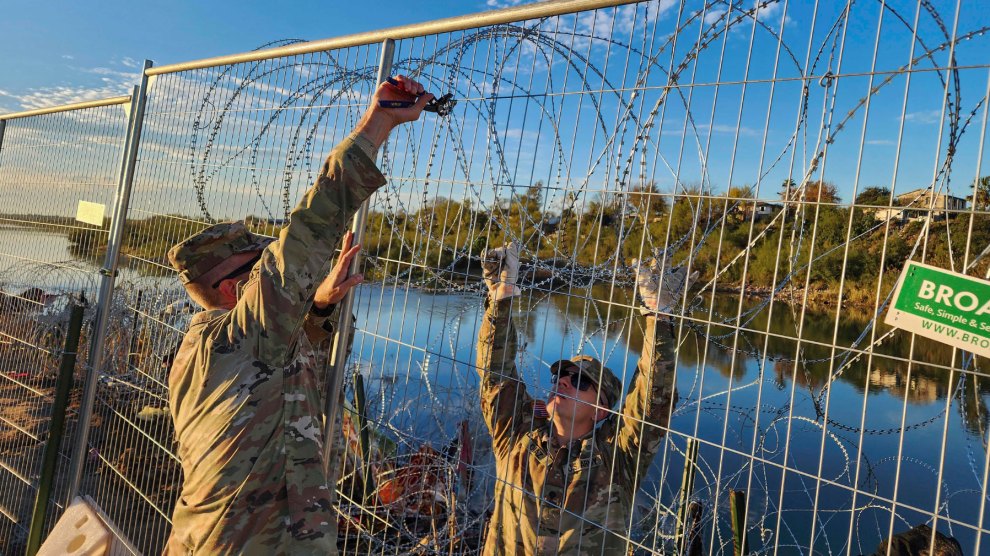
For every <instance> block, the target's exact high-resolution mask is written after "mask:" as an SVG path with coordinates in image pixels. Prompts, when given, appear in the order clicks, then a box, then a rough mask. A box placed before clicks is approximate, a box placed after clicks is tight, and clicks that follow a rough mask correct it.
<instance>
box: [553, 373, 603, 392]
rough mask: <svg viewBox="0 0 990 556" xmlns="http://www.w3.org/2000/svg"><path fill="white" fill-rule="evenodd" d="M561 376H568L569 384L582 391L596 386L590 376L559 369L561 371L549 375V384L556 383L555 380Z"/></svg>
mask: <svg viewBox="0 0 990 556" xmlns="http://www.w3.org/2000/svg"><path fill="white" fill-rule="evenodd" d="M561 377H568V378H570V379H571V386H573V387H574V388H576V389H578V390H580V391H582V392H587V391H588V389H589V388H598V385H597V384H595V382H594V381H592V380H591V379H590V378H588V377H586V376H584V375H583V374H581V373H574V372H568V371H561V372H559V373H557V374H555V375H551V376H550V383H551V384H557V381H559V380H560V379H561Z"/></svg>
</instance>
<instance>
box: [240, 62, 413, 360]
mask: <svg viewBox="0 0 990 556" xmlns="http://www.w3.org/2000/svg"><path fill="white" fill-rule="evenodd" d="M399 79H400V83H406V82H411V80H406V79H404V78H401V76H400V78H399ZM411 83H415V82H411ZM415 86H417V87H419V88H420V89H421V88H422V87H421V86H420V85H418V84H416V85H415ZM394 89H395V87H394V86H393V85H389V84H388V83H383V84H381V85H380V86H379V87H378V90H377V91H376V92H375V96H374V98H372V101H371V106H370V108H369V110H368V111H367V112H366V113H365V115H364V117H363V118H362V119H361V121H360V122H358V124H357V126H356V127H355V128H354V131H353V132H352V133H351V135H350V136H348V137H347V138H346V139H344V140H343V141H341V143H340V144H339V145H337V147H336V148H334V150H333V151H332V152H331V153H330V155H329V156H328V157H327V159H326V161H325V162H324V163H323V166H322V168H321V170H320V174H319V176H318V177H317V179H316V183H315V184H314V185H313V187H311V188H310V189H309V191H307V192H306V194H305V195H304V196H303V198H302V200H301V201H300V202H299V204H298V205H296V208H295V209H293V211H292V213H291V215H290V217H289V223H288V224H287V225H286V226H285V227H284V228H282V230H281V232H280V233H279V235H278V240H277V241H275V242H273V243H272V244H271V245H270V246H269V247H268V248H267V249H266V250H265V251H264V253H262V256H261V259H260V260H259V261H258V264H257V266H256V267H255V268H254V271H253V272H252V275H251V279H250V280H249V281H248V283H247V284H246V285H245V286H244V290H243V291H242V293H241V296H240V299H239V300H238V303H237V306H236V307H234V309H233V310H232V311H231V313H230V321H229V325H228V329H229V331H230V334H232V335H234V336H236V335H245V336H248V335H249V336H252V337H255V338H257V342H256V344H255V345H256V349H257V350H258V353H257V354H256V357H257V358H258V359H259V360H260V361H264V362H266V363H268V364H272V365H283V364H285V363H286V362H288V361H290V360H291V359H292V357H293V355H294V350H295V347H296V343H297V342H296V341H295V339H296V337H297V335H298V333H299V331H300V328H301V326H302V324H303V322H304V319H305V318H306V315H307V313H308V312H309V311H310V308H311V303H312V301H313V295H314V292H315V290H316V288H317V286H318V285H319V284H320V282H321V281H322V280H323V279H324V277H325V276H326V275H327V273H328V271H329V270H330V266H331V264H333V255H334V251H335V250H336V248H337V247H338V246H339V245H340V242H341V238H342V237H343V235H344V232H345V231H346V229H347V227H348V225H349V224H350V222H351V219H352V217H353V215H354V213H355V212H357V210H358V208H360V206H361V204H362V203H363V202H364V201H365V200H366V199H367V198H368V197H370V196H371V194H372V193H374V192H375V191H376V190H377V189H378V188H379V187H381V186H382V185H384V184H385V177H384V176H383V175H382V173H381V172H380V171H379V170H378V168H377V167H376V166H375V160H374V159H375V156H376V153H377V151H378V148H379V147H380V146H381V144H382V143H384V142H385V140H386V139H387V138H388V135H389V133H390V132H391V130H392V129H393V128H394V127H396V126H398V125H400V124H402V123H405V122H409V121H413V120H415V119H417V118H418V117H419V115H420V113H421V112H422V110H423V107H424V106H426V104H427V103H428V102H429V101H430V100H431V99H432V95H430V94H423V95H422V96H420V97H419V101H418V102H417V103H416V104H415V105H414V106H411V107H409V108H403V109H396V108H381V107H380V105H379V100H391V99H393V97H395V98H406V96H405V95H403V94H402V93H401V91H395V90H394Z"/></svg>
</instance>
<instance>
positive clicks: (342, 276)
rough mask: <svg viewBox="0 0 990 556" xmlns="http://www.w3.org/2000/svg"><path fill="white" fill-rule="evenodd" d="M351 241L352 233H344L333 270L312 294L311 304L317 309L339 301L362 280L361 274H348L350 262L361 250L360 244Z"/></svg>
mask: <svg viewBox="0 0 990 556" xmlns="http://www.w3.org/2000/svg"><path fill="white" fill-rule="evenodd" d="M353 243H354V234H352V233H351V232H347V234H346V235H344V244H343V245H342V246H341V248H340V257H338V258H337V263H336V264H334V266H333V270H331V271H330V274H328V275H327V277H326V279H325V280H323V283H322V284H320V286H319V287H318V288H316V293H315V294H314V295H313V305H316V307H317V308H318V309H325V308H327V307H328V306H330V305H336V304H337V303H340V301H341V300H342V299H344V296H345V295H347V292H348V291H349V290H350V289H351V288H353V287H354V286H356V285H358V284H360V283H361V282H363V281H364V275H362V274H355V275H354V276H348V272H350V268H351V263H352V262H353V261H354V257H356V256H357V254H358V252H359V251H360V250H361V246H360V245H352V244H353Z"/></svg>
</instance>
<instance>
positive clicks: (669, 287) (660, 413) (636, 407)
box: [617, 261, 698, 476]
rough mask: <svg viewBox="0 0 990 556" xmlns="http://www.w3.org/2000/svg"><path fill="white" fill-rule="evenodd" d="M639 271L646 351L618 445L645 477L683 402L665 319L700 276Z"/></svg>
mask: <svg viewBox="0 0 990 556" xmlns="http://www.w3.org/2000/svg"><path fill="white" fill-rule="evenodd" d="M638 266H639V268H638V271H637V280H636V281H637V285H638V290H639V293H640V297H641V298H642V300H643V306H644V307H643V309H642V310H641V312H642V313H643V314H644V321H645V322H644V326H645V330H644V335H643V352H642V354H641V355H640V359H639V363H638V364H637V366H636V373H635V375H634V377H633V380H632V384H631V386H630V389H629V394H628V395H627V396H626V399H625V401H624V403H623V405H622V410H621V415H620V418H619V424H618V426H619V428H618V434H617V445H618V447H619V449H620V451H621V453H622V455H623V457H624V458H626V460H627V461H628V462H629V463H630V464H631V465H635V466H636V467H637V468H638V469H639V470H640V471H641V472H642V471H643V470H644V469H645V468H646V467H648V466H649V464H650V462H651V461H652V460H653V457H654V456H655V455H656V453H657V450H658V449H659V447H660V440H661V439H662V438H663V437H664V435H665V434H666V429H667V427H668V425H669V422H670V414H671V410H672V408H673V406H674V405H675V404H676V403H677V389H676V387H675V384H674V375H675V372H674V349H673V346H672V345H670V344H669V343H667V342H665V341H664V339H663V334H664V333H663V331H662V328H663V326H662V322H661V316H660V314H661V312H671V311H672V310H673V308H675V307H678V306H680V304H681V303H682V299H683V295H684V290H685V288H687V289H690V287H691V284H693V283H694V281H695V280H696V279H697V278H698V273H697V272H694V273H692V274H691V276H690V277H689V278H688V279H687V280H685V277H686V276H687V270H686V269H684V268H683V267H682V268H679V269H677V270H675V271H669V269H668V271H664V270H661V269H660V267H659V264H658V263H657V262H656V261H650V262H648V263H647V264H645V265H638ZM670 341H671V342H673V341H674V340H673V339H671V340H670ZM640 474H641V473H638V474H637V476H639V475H640Z"/></svg>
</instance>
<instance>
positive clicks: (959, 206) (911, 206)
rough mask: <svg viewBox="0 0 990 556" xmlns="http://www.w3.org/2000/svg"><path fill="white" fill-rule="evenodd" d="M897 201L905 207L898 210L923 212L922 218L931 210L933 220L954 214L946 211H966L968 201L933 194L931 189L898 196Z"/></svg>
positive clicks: (917, 190)
mask: <svg viewBox="0 0 990 556" xmlns="http://www.w3.org/2000/svg"><path fill="white" fill-rule="evenodd" d="M933 197H934V199H933ZM896 200H897V204H898V205H900V206H901V207H903V209H898V210H901V211H903V210H909V211H911V212H915V211H922V213H921V214H920V216H926V215H927V214H928V210H929V209H930V210H931V216H932V217H933V218H944V217H945V216H946V215H947V214H952V213H951V212H946V211H957V210H964V209H965V208H966V199H963V198H962V197H954V196H952V195H946V194H944V193H935V194H933V192H932V188H930V187H926V188H924V189H915V190H914V191H908V192H907V193H902V194H900V195H898V196H897V199H896ZM940 209H941V210H940ZM877 218H880V216H879V215H878V216H877ZM902 218H903V216H902Z"/></svg>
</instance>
